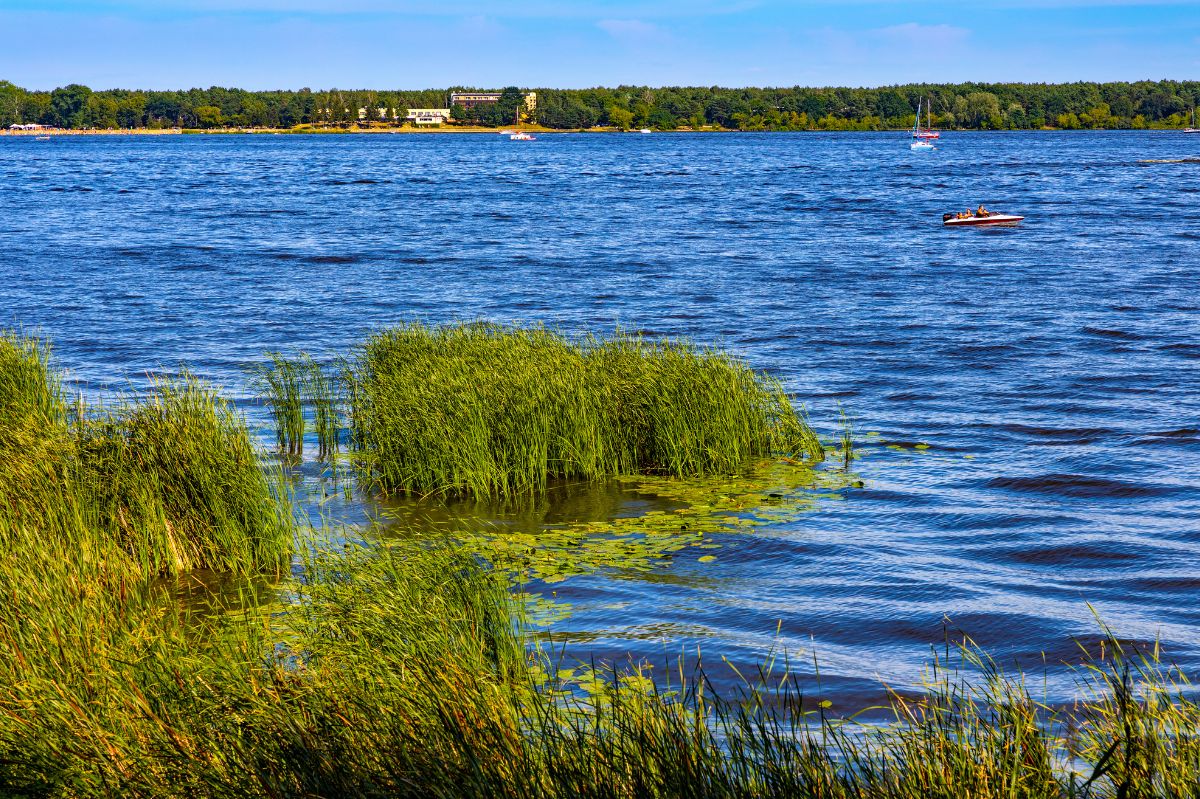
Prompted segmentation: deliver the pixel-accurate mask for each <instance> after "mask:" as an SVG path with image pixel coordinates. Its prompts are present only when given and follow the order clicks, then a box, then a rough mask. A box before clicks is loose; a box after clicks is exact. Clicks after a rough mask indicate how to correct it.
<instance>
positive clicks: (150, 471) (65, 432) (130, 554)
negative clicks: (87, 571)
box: [0, 334, 294, 575]
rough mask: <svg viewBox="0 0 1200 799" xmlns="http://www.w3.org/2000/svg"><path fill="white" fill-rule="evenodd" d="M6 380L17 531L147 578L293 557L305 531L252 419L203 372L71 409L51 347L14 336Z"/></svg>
mask: <svg viewBox="0 0 1200 799" xmlns="http://www.w3.org/2000/svg"><path fill="white" fill-rule="evenodd" d="M0 389H2V390H3V391H2V393H0V517H3V518H4V519H5V520H6V521H8V522H9V523H10V524H9V530H10V531H15V530H16V529H17V527H18V526H19V528H20V529H22V530H25V531H42V533H43V534H44V535H45V536H52V535H54V536H58V537H60V538H65V539H68V540H71V541H73V542H74V543H75V545H76V546H77V547H79V548H80V549H81V550H89V551H90V550H95V552H96V557H97V558H99V559H102V560H106V561H107V562H109V563H110V564H112V565H114V567H115V565H116V564H117V563H121V564H122V566H121V567H122V568H129V569H134V570H136V571H137V573H139V574H142V575H156V574H179V573H182V572H185V571H188V570H191V569H196V568H209V569H218V570H231V571H237V572H250V571H258V570H263V569H266V570H279V569H281V568H283V567H284V566H285V565H286V563H287V561H288V559H289V557H290V552H291V547H292V539H293V533H294V528H293V524H292V520H291V517H290V516H291V514H290V510H289V509H288V507H287V506H286V502H285V501H284V497H283V496H282V493H281V491H280V490H278V489H277V488H276V487H275V485H274V484H273V482H272V480H271V479H270V478H269V476H268V474H267V472H265V471H264V469H263V467H262V464H261V463H260V462H259V459H258V457H257V455H256V453H255V451H254V447H253V444H252V442H251V439H250V436H249V433H248V431H247V430H246V427H245V425H244V423H243V422H242V421H241V419H240V418H239V417H238V416H237V415H236V414H235V413H234V411H233V409H232V408H231V407H230V406H229V404H228V403H227V402H225V401H224V400H223V399H221V398H220V397H219V396H217V394H216V393H215V392H214V391H213V390H211V389H209V388H206V387H204V386H203V385H202V384H200V383H199V381H197V380H196V379H195V378H193V377H191V376H188V375H185V376H184V377H182V378H180V379H178V380H161V381H159V382H158V383H157V384H156V385H155V386H154V388H153V390H152V391H151V392H150V393H149V394H148V395H147V396H144V397H141V398H137V399H131V400H128V401H124V402H119V403H118V404H117V405H115V406H113V407H110V408H108V409H87V408H83V407H81V406H77V407H76V408H75V409H72V411H71V412H68V409H67V405H66V403H65V402H64V401H63V397H62V391H61V388H60V381H59V380H58V378H57V376H56V375H55V374H54V372H53V371H52V370H51V369H50V367H49V362H48V351H47V349H46V347H45V346H44V345H42V344H40V343H39V342H36V341H33V340H30V339H26V338H20V337H17V336H14V335H11V334H8V335H2V336H0ZM0 543H3V542H2V540H0ZM106 551H107V552H108V554H107V555H105V554H103V553H104V552H106Z"/></svg>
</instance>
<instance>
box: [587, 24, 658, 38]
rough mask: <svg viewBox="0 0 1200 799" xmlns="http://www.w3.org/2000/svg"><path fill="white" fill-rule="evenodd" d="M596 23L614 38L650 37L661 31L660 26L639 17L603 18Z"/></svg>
mask: <svg viewBox="0 0 1200 799" xmlns="http://www.w3.org/2000/svg"><path fill="white" fill-rule="evenodd" d="M596 25H597V27H599V28H600V29H601V30H603V31H604V32H605V33H607V34H608V35H609V36H612V37H613V38H614V39H623V40H626V41H628V40H633V39H650V38H654V37H656V36H658V35H659V34H660V33H661V30H660V29H659V28H658V26H656V25H651V24H650V23H649V22H642V21H641V20H637V19H602V20H600V21H599V22H597V23H596Z"/></svg>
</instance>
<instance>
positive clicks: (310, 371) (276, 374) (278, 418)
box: [250, 352, 344, 460]
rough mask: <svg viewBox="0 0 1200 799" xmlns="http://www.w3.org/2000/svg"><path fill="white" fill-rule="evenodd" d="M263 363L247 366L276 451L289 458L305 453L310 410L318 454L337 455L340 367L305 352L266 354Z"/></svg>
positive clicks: (341, 401)
mask: <svg viewBox="0 0 1200 799" xmlns="http://www.w3.org/2000/svg"><path fill="white" fill-rule="evenodd" d="M266 359H267V360H266V362H265V363H261V364H255V365H253V366H252V367H251V368H250V374H251V387H252V389H253V390H255V391H256V392H257V393H258V394H259V396H260V398H261V400H262V402H264V403H265V404H266V405H267V406H268V408H269V409H270V414H271V417H272V420H273V422H274V425H275V441H276V445H277V446H278V448H279V451H280V452H281V453H282V454H284V455H285V456H287V457H289V458H291V459H297V458H299V457H300V456H302V455H303V454H304V435H305V431H306V430H307V429H308V427H309V425H308V420H307V419H306V414H305V410H306V409H307V408H311V409H312V417H313V419H312V429H313V430H314V431H315V432H316V434H317V457H318V458H319V459H321V460H328V459H330V458H331V457H333V456H334V455H336V453H337V451H338V447H339V437H340V434H341V429H342V424H341V418H340V415H339V410H340V408H341V407H342V405H343V400H342V396H341V387H342V384H343V376H342V373H343V371H344V370H343V369H336V368H335V369H333V370H327V369H326V368H325V367H323V366H322V365H321V364H319V363H317V362H316V361H314V360H313V358H312V356H310V355H309V354H308V353H304V352H302V353H300V354H299V355H297V356H295V357H288V356H286V355H284V354H283V353H280V352H269V353H267V354H266Z"/></svg>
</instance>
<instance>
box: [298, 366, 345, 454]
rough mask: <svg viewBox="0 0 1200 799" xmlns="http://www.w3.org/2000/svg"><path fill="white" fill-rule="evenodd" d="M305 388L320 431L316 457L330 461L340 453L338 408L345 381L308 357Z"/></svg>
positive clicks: (317, 432) (314, 420)
mask: <svg viewBox="0 0 1200 799" xmlns="http://www.w3.org/2000/svg"><path fill="white" fill-rule="evenodd" d="M305 366H306V368H305V370H304V376H305V390H306V392H307V395H308V401H309V403H310V404H311V405H312V408H313V428H314V429H315V431H316V434H317V457H318V458H320V459H321V460H330V459H331V458H333V456H335V455H336V454H337V452H338V448H339V444H340V436H341V430H342V421H341V417H340V415H339V409H340V408H341V407H342V405H343V400H342V397H341V387H342V385H343V384H342V380H341V379H340V377H339V374H338V372H340V371H341V370H336V371H330V370H327V369H325V368H324V367H322V366H321V365H320V364H318V363H316V362H315V361H313V360H312V358H310V357H307V356H306V363H305Z"/></svg>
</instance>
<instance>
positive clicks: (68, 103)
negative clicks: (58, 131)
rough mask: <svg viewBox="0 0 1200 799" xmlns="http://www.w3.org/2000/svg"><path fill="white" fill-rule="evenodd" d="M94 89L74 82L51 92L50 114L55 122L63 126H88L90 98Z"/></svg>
mask: <svg viewBox="0 0 1200 799" xmlns="http://www.w3.org/2000/svg"><path fill="white" fill-rule="evenodd" d="M91 96H92V90H91V89H89V88H88V87H87V86H82V85H80V84H78V83H72V84H71V85H70V86H64V87H62V88H61V89H55V90H54V91H53V92H51V93H50V114H51V118H52V120H53V124H55V125H58V126H59V127H62V128H83V127H87V125H88V123H89V122H90V120H89V119H88V114H87V110H88V98H89V97H91Z"/></svg>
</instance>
